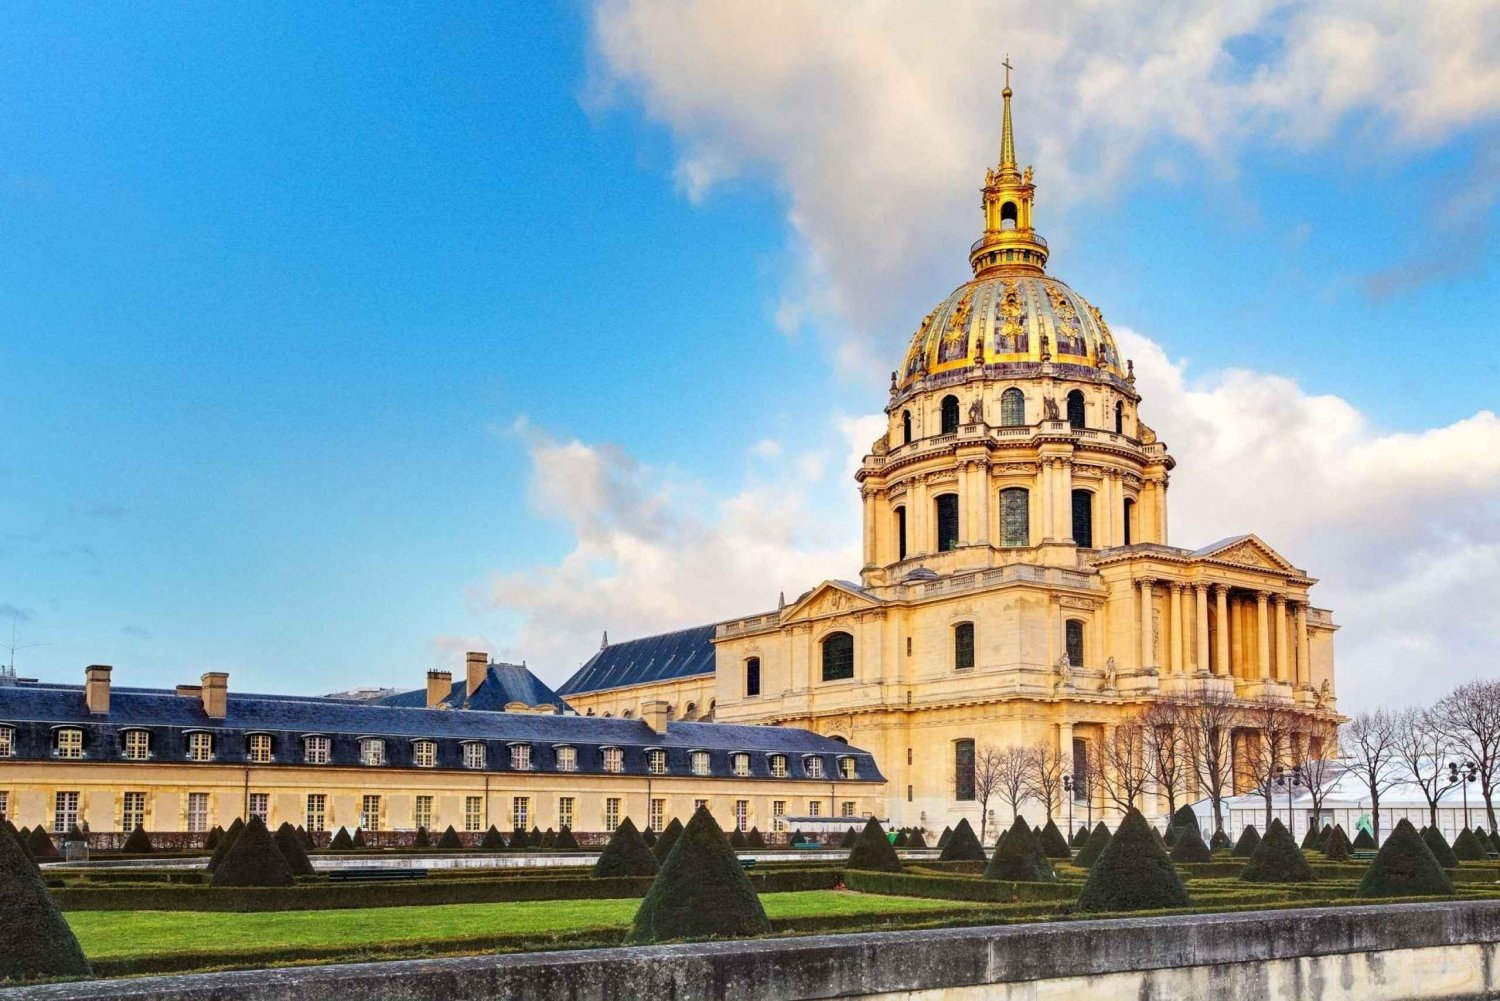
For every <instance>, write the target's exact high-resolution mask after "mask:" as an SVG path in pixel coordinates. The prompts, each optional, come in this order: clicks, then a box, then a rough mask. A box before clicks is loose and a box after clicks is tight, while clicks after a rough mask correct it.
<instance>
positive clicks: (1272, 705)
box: [1240, 696, 1301, 830]
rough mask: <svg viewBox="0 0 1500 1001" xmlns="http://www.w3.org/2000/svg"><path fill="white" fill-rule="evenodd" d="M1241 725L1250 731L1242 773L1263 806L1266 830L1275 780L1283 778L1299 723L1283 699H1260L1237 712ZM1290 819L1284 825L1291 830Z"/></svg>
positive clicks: (1271, 808) (1271, 807) (1274, 796)
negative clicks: (1250, 783) (1293, 736)
mask: <svg viewBox="0 0 1500 1001" xmlns="http://www.w3.org/2000/svg"><path fill="white" fill-rule="evenodd" d="M1240 719H1241V722H1242V723H1243V725H1244V726H1245V727H1246V728H1247V729H1249V730H1250V731H1251V733H1250V734H1249V737H1248V739H1247V740H1246V741H1245V771H1246V773H1247V774H1248V775H1249V776H1250V780H1251V782H1252V783H1253V784H1254V786H1255V791H1256V792H1257V793H1259V794H1260V797H1261V799H1263V800H1264V801H1265V804H1266V827H1267V828H1268V829H1269V828H1270V826H1271V817H1272V815H1273V812H1274V809H1275V798H1276V790H1277V780H1278V779H1283V780H1284V776H1285V773H1286V770H1288V769H1290V768H1291V767H1292V766H1293V765H1294V764H1295V762H1293V761H1292V734H1293V733H1294V732H1296V731H1297V730H1298V729H1299V728H1300V726H1301V723H1300V720H1299V719H1298V716H1297V714H1296V712H1294V711H1293V709H1292V704H1291V703H1290V702H1288V701H1287V700H1285V699H1277V698H1271V697H1269V696H1261V697H1260V698H1257V699H1254V700H1253V701H1252V702H1251V703H1250V704H1249V705H1248V706H1246V707H1245V709H1244V710H1243V711H1242V712H1241V713H1240ZM1291 820H1292V818H1291V817H1290V816H1288V817H1287V826H1288V829H1289V830H1290V828H1291V826H1292V825H1291Z"/></svg>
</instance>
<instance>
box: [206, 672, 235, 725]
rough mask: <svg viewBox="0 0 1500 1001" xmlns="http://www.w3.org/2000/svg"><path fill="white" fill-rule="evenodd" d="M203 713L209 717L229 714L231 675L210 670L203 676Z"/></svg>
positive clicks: (213, 717) (220, 717) (221, 717)
mask: <svg viewBox="0 0 1500 1001" xmlns="http://www.w3.org/2000/svg"><path fill="white" fill-rule="evenodd" d="M203 714H204V715H205V716H207V717H208V718H209V719H223V718H224V717H226V716H228V715H229V675H228V674H226V673H224V672H223V671H209V672H208V673H207V674H205V675H204V676H203Z"/></svg>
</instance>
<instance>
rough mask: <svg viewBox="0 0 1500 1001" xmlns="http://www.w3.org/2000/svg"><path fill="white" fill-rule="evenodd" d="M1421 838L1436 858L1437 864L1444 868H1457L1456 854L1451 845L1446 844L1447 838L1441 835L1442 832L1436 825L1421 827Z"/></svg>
mask: <svg viewBox="0 0 1500 1001" xmlns="http://www.w3.org/2000/svg"><path fill="white" fill-rule="evenodd" d="M1422 840H1423V841H1425V842H1427V847H1428V849H1429V850H1430V851H1431V852H1432V857H1433V858H1435V859H1437V860H1438V865H1440V866H1442V867H1443V868H1444V869H1457V868H1458V856H1457V855H1454V854H1453V846H1452V845H1450V844H1448V839H1447V838H1445V837H1443V832H1442V831H1440V830H1438V829H1437V828H1436V827H1424V828H1422Z"/></svg>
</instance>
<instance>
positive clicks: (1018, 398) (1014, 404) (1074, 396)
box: [901, 386, 1125, 445]
mask: <svg viewBox="0 0 1500 1001" xmlns="http://www.w3.org/2000/svg"><path fill="white" fill-rule="evenodd" d="M1063 405H1064V407H1065V409H1066V412H1067V418H1068V424H1069V426H1071V427H1075V428H1080V429H1081V428H1084V427H1086V426H1087V424H1086V421H1087V417H1086V413H1087V408H1086V407H1085V405H1084V398H1083V391H1082V390H1079V389H1075V390H1072V391H1071V392H1069V393H1068V395H1067V397H1066V398H1065V400H1064V401H1063ZM1025 424H1026V394H1025V393H1023V392H1021V391H1020V390H1019V389H1017V388H1016V387H1014V386H1012V387H1011V388H1009V389H1007V390H1006V391H1005V392H1003V393H1001V394H1000V426H1001V427H1024V426H1025ZM957 433H958V397H956V396H953V395H948V396H945V397H943V400H942V403H940V404H939V405H938V434H957ZM1115 433H1116V434H1124V433H1125V403H1124V401H1116V403H1115ZM901 436H902V443H903V444H908V445H909V444H911V440H912V419H911V411H910V410H903V411H902V412H901Z"/></svg>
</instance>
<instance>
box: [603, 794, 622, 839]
mask: <svg viewBox="0 0 1500 1001" xmlns="http://www.w3.org/2000/svg"><path fill="white" fill-rule="evenodd" d="M619 826H620V800H619V798H618V797H616V796H609V797H606V798H605V800H604V829H605V830H606V831H613V830H614V829H615V828H616V827H619Z"/></svg>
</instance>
